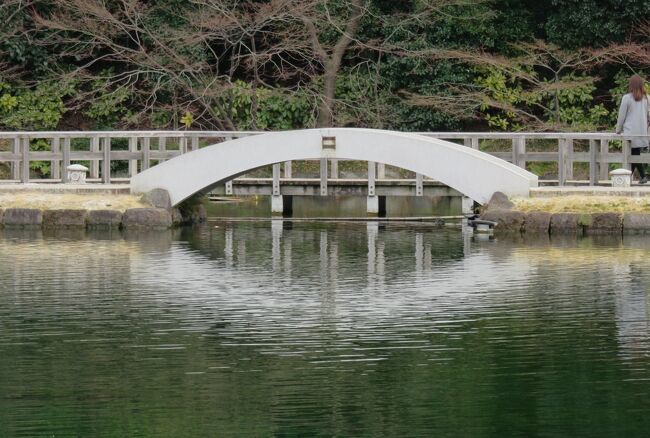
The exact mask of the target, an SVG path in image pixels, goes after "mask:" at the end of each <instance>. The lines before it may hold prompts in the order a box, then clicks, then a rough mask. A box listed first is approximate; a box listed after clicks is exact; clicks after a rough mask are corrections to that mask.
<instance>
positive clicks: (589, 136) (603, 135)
mask: <svg viewBox="0 0 650 438" xmlns="http://www.w3.org/2000/svg"><path fill="white" fill-rule="evenodd" d="M269 132H277V131H173V130H142V131H0V138H16V137H21V138H26V137H28V138H57V137H73V138H92V137H112V138H121V137H125V138H126V137H151V138H157V137H172V138H183V137H244V136H249V135H260V134H265V133H269ZM405 133H409V134H418V135H425V136H428V137H436V138H442V139H459V140H460V139H466V138H472V137H474V138H481V139H501V140H506V139H518V138H522V137H525V138H530V139H549V140H557V139H573V140H629V139H635V138H646V137H649V136H648V135H627V134H616V133H613V132H497V131H489V132H464V131H447V132H445V131H423V132H405Z"/></svg>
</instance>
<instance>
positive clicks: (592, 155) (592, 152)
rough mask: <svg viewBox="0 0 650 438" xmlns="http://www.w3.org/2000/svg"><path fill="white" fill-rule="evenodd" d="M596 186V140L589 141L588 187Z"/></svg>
mask: <svg viewBox="0 0 650 438" xmlns="http://www.w3.org/2000/svg"><path fill="white" fill-rule="evenodd" d="M596 184H598V147H597V145H596V140H589V185H590V186H595V185H596Z"/></svg>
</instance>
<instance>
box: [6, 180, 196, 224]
mask: <svg viewBox="0 0 650 438" xmlns="http://www.w3.org/2000/svg"><path fill="white" fill-rule="evenodd" d="M40 196H41V203H40V204H39V205H37V206H34V205H30V203H29V202H24V203H23V202H18V203H16V202H12V203H9V202H5V203H4V204H5V205H3V204H2V203H0V227H5V228H43V229H129V230H133V229H135V230H138V229H149V230H151V229H168V228H172V227H174V226H180V225H188V224H194V223H199V222H203V221H204V220H205V218H206V212H205V208H204V206H203V205H202V204H201V203H200V202H199V201H198V200H190V201H187V202H185V203H184V204H182V205H181V206H179V207H174V208H172V206H171V203H170V201H169V195H168V194H167V192H166V191H164V190H154V191H152V192H150V193H148V194H146V195H144V196H142V198H141V199H138V200H137V201H136V202H134V201H133V200H131V199H127V200H123V199H120V198H119V197H120V196H124V195H111V194H102V195H95V196H96V197H98V196H101V197H102V199H103V201H104V204H105V205H108V206H113V207H112V208H96V207H87V208H69V207H70V205H71V204H74V203H75V201H76V202H78V204H79V205H81V206H83V205H84V203H83V202H81V200H82V199H85V198H83V196H86V195H79V197H78V198H77V199H75V195H74V194H67V195H66V196H67V198H66V199H65V200H64V201H63V200H61V199H57V198H55V197H52V199H50V202H49V203H48V202H47V196H44V195H42V194H41V195H40ZM86 198H87V196H86ZM21 204H24V205H25V207H21V206H20V205H21ZM133 205H135V207H133ZM5 206H6V208H5ZM58 206H65V207H66V208H57V207H58ZM125 206H126V207H127V208H124V207H125ZM120 207H122V208H120Z"/></svg>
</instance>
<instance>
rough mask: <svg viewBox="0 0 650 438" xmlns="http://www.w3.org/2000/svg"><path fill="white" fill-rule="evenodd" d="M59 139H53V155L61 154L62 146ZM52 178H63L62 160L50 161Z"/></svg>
mask: <svg viewBox="0 0 650 438" xmlns="http://www.w3.org/2000/svg"><path fill="white" fill-rule="evenodd" d="M60 141H61V140H60V139H59V137H52V140H51V145H52V153H54V154H59V153H61V144H60ZM50 178H52V179H60V178H61V160H52V161H50Z"/></svg>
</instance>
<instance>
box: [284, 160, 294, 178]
mask: <svg viewBox="0 0 650 438" xmlns="http://www.w3.org/2000/svg"><path fill="white" fill-rule="evenodd" d="M291 172H292V169H291V161H285V162H284V177H285V178H292V176H291Z"/></svg>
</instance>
